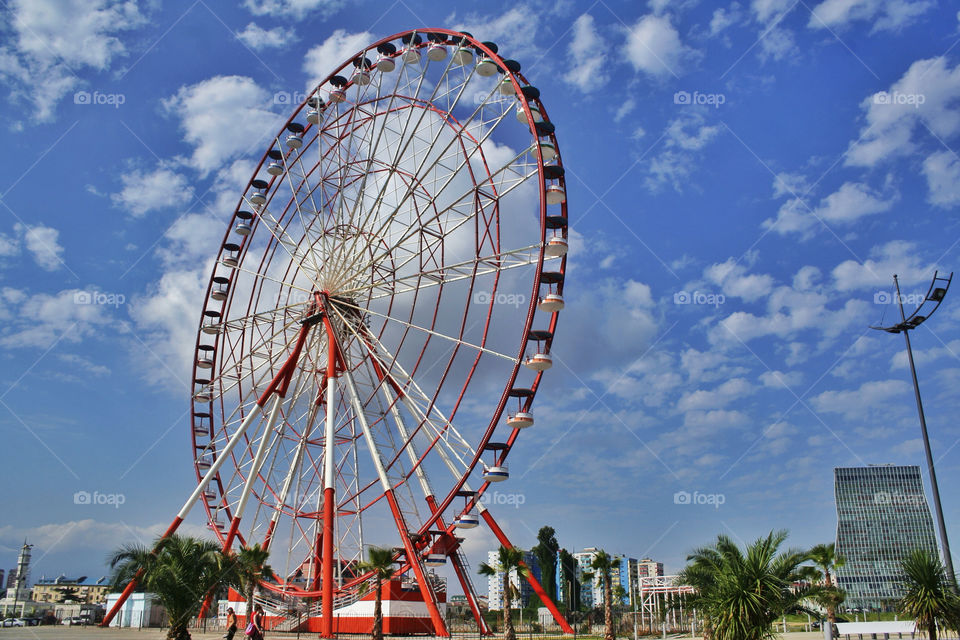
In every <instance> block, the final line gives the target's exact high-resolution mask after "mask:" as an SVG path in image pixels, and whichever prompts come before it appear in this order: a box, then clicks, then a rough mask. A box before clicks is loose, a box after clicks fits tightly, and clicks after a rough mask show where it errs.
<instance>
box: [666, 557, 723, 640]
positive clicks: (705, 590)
mask: <svg viewBox="0 0 960 640" xmlns="http://www.w3.org/2000/svg"><path fill="white" fill-rule="evenodd" d="M687 562H688V563H689V564H687V566H686V567H684V569H683V570H682V571H680V573H679V574H678V575H677V582H678V583H679V584H683V585H689V586H691V587H693V588H694V592H693V593H692V594H690V595H689V596H688V597H687V600H686V605H687V608H688V609H691V610H697V611H699V612H700V622H701V626H702V627H703V629H702V632H703V640H712V638H713V623H712V618H711V611H712V610H713V605H714V602H713V598H714V597H715V596H716V576H717V573H718V572H719V571H720V564H721V562H722V559H721V557H720V553H719V552H718V551H717V549H716V547H700V548H699V549H696V550H694V551H693V553H691V554H690V555H688V556H687Z"/></svg>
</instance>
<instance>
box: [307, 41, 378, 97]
mask: <svg viewBox="0 0 960 640" xmlns="http://www.w3.org/2000/svg"><path fill="white" fill-rule="evenodd" d="M371 42H373V35H372V34H371V33H369V32H367V31H361V32H360V33H347V31H346V30H345V29H337V30H336V31H334V32H333V33H332V34H330V36H329V37H328V38H327V39H326V40H324V41H323V42H321V43H320V44H318V45H317V46H315V47H313V48H312V49H310V50H309V51H307V54H306V55H305V56H304V57H303V71H304V72H305V73H306V74H307V77H308V81H307V90H308V91H312V90H313V89H315V88H316V86H317V85H318V84H320V82H322V81H323V80H324V79H325V78H326V77H327V76H328V75H330V74H331V73H333V71H334V70H335V69H336V68H337V66H339V65H341V64H343V63H344V62H346V61H347V60H349V59H351V58H352V57H353V56H355V55H357V52H358V51H362V50H363V48H364V47H366V46H368V45H370V43H371Z"/></svg>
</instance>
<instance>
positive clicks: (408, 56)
mask: <svg viewBox="0 0 960 640" xmlns="http://www.w3.org/2000/svg"><path fill="white" fill-rule="evenodd" d="M400 57H401V58H403V61H404V63H406V64H417V63H419V62H420V51H419V50H418V49H416V48H415V47H412V46H411V47H409V48H408V49H407V50H406V51H404V52H403V53H402V54H401V55H400Z"/></svg>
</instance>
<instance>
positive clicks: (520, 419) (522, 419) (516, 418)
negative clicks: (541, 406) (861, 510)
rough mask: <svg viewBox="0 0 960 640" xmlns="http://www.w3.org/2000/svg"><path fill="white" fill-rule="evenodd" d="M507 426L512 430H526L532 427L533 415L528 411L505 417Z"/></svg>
mask: <svg viewBox="0 0 960 640" xmlns="http://www.w3.org/2000/svg"><path fill="white" fill-rule="evenodd" d="M507 426H508V427H513V428H514V429H526V428H527V427H532V426H533V414H532V413H530V412H529V411H517V412H516V413H511V414H509V415H507Z"/></svg>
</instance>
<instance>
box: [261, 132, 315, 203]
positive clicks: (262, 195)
mask: <svg viewBox="0 0 960 640" xmlns="http://www.w3.org/2000/svg"><path fill="white" fill-rule="evenodd" d="M288 140H289V138H288ZM301 142H302V141H301ZM266 201H267V194H265V193H263V192H262V191H254V192H253V193H252V194H250V202H252V203H253V204H263V203H264V202H266Z"/></svg>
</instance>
